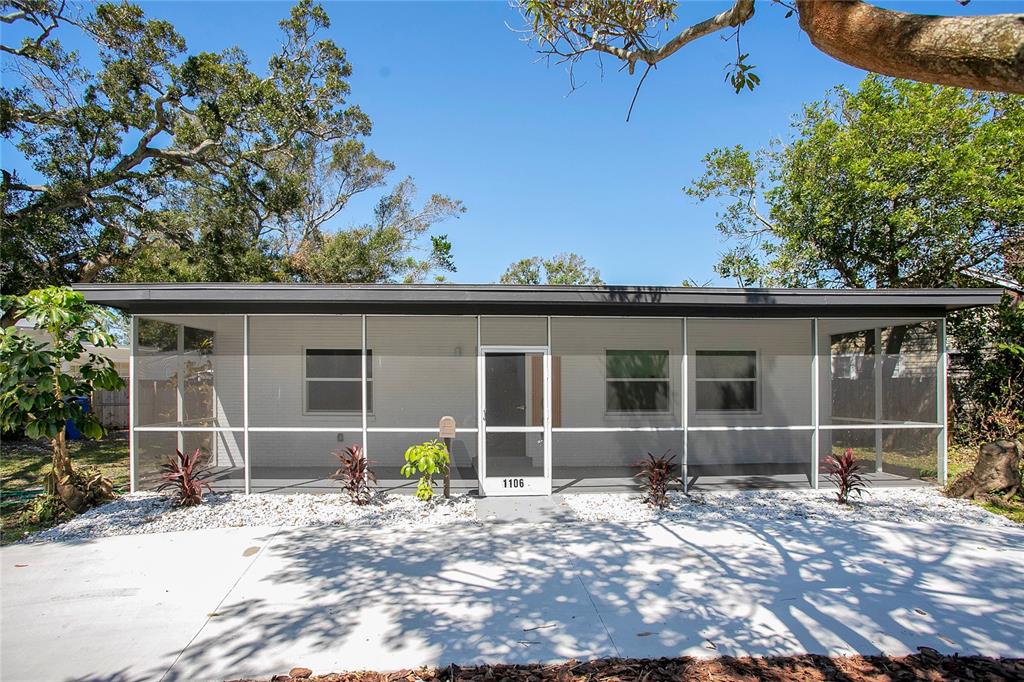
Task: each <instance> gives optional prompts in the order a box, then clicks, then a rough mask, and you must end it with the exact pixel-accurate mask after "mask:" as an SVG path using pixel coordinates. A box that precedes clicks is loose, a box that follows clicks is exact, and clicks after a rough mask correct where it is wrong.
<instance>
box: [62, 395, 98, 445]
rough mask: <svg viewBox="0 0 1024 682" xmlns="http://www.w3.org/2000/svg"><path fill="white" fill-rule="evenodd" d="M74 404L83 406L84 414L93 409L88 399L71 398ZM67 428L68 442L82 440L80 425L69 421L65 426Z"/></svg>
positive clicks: (71, 420)
mask: <svg viewBox="0 0 1024 682" xmlns="http://www.w3.org/2000/svg"><path fill="white" fill-rule="evenodd" d="M71 400H73V401H74V402H76V403H78V404H79V405H81V406H82V411H83V412H88V411H89V410H90V409H92V405H91V404H90V401H89V399H88V398H71ZM64 426H65V428H66V430H67V431H66V435H67V439H68V440H82V432H81V431H79V430H78V425H77V424H75V422H74V420H73V419H69V420H68V421H67V423H66V424H65V425H64Z"/></svg>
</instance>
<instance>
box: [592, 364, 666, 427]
mask: <svg viewBox="0 0 1024 682" xmlns="http://www.w3.org/2000/svg"><path fill="white" fill-rule="evenodd" d="M612 352H615V353H622V352H625V353H665V376H664V377H642V378H636V379H621V378H614V377H609V376H608V354H609V353H612ZM610 383H619V384H621V383H665V384H668V406H667V407H666V408H665V409H664V410H610V409H608V384H610ZM604 384H605V392H604V413H605V415H606V416H609V417H622V416H630V415H666V414H668V415H671V414H674V411H673V409H672V349H671V348H605V349H604Z"/></svg>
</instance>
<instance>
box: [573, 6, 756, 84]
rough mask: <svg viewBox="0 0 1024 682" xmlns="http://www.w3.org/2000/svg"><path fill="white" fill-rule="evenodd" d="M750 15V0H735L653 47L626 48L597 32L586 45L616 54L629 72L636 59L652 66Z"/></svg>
mask: <svg viewBox="0 0 1024 682" xmlns="http://www.w3.org/2000/svg"><path fill="white" fill-rule="evenodd" d="M752 16H754V0H736V4H734V5H733V6H732V7H730V8H729V9H727V10H726V11H724V12H722V13H720V14H716V15H715V16H713V17H710V18H708V19H705V20H704V21H701V22H698V23H696V24H694V25H692V26H690V27H689V28H687V29H685V30H683V31H681V32H680V33H678V34H677V35H676V36H675V37H674V38H672V39H671V40H669V41H668V42H667V43H665V44H664V45H662V46H661V47H659V48H658V49H657V50H626V49H624V48H621V47H616V46H614V45H609V44H607V43H603V42H601V40H600V39H601V36H600V34H595V35H594V36H593V38H591V40H590V48H591V49H593V50H596V51H597V52H604V53H606V54H610V55H612V56H614V57H618V58H619V59H621V60H622V61H624V62H626V63H627V64H629V72H630V73H633V69H634V68H635V67H636V63H637V62H638V61H642V62H645V63H647V64H648V65H651V66H653V65H655V64H657V63H658V62H660V61H661V60H663V59H665V58H667V57H671V56H672V55H673V54H675V53H676V52H678V51H679V50H680V49H681V48H682V47H683V46H685V45H686V44H687V43H691V42H693V41H694V40H697V39H698V38H703V37H704V36H706V35H710V34H712V33H715V32H717V31H720V30H722V29H724V28H729V27H736V26H739V25H740V24H742V23H744V22H746V21H747V20H748V19H750V17H752Z"/></svg>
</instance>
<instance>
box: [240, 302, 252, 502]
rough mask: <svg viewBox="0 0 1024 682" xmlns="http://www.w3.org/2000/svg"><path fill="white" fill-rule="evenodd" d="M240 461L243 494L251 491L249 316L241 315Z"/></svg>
mask: <svg viewBox="0 0 1024 682" xmlns="http://www.w3.org/2000/svg"><path fill="white" fill-rule="evenodd" d="M242 463H243V466H244V467H245V494H246V495H248V494H249V493H250V492H252V480H251V479H252V468H251V465H250V463H249V316H248V315H242Z"/></svg>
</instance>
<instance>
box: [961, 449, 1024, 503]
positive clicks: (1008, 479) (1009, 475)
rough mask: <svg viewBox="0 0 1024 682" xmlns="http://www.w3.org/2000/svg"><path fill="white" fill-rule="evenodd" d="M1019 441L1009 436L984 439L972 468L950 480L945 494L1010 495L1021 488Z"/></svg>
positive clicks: (967, 495) (1009, 496) (962, 495)
mask: <svg viewBox="0 0 1024 682" xmlns="http://www.w3.org/2000/svg"><path fill="white" fill-rule="evenodd" d="M1021 450H1022V448H1021V444H1020V443H1019V442H1015V441H1011V440H997V441H994V442H992V443H985V444H984V445H982V446H981V449H980V450H979V451H978V461H977V462H975V464H974V469H973V470H972V471H971V472H970V473H967V474H964V475H963V476H961V477H960V478H958V479H957V480H955V481H953V482H952V483H951V484H950V485H949V487H948V488H947V489H946V495H947V496H949V497H966V498H970V499H974V498H976V497H986V496H988V495H991V494H993V493H1000V492H1002V493H1005V495H1004V497H1005V498H1006V499H1009V498H1011V497H1013V496H1014V495H1015V494H1016V493H1017V492H1018V491H1019V490H1020V489H1021V488H1020V485H1021V477H1020V465H1021V456H1022V452H1021Z"/></svg>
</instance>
